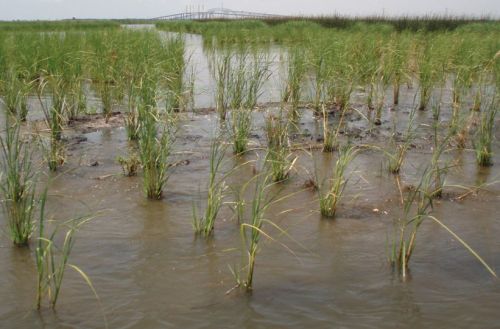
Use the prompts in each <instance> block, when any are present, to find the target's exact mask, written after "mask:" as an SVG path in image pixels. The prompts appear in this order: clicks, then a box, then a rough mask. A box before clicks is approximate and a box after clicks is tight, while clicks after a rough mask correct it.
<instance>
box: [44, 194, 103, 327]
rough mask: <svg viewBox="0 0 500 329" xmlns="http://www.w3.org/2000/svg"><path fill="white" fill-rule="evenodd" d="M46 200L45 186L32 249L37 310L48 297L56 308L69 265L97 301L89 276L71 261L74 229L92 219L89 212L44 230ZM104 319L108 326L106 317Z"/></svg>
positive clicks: (52, 306) (53, 307)
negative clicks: (59, 238) (59, 240)
mask: <svg viewBox="0 0 500 329" xmlns="http://www.w3.org/2000/svg"><path fill="white" fill-rule="evenodd" d="M46 200H47V190H45V192H44V194H43V195H42V197H41V200H40V219H39V227H38V241H37V246H36V249H35V260H36V270H37V294H36V308H37V309H38V310H40V308H41V307H42V303H43V299H45V298H46V299H47V301H48V303H49V304H50V307H51V308H52V309H55V308H56V306H57V302H58V301H59V296H60V293H61V288H62V285H63V281H64V277H65V274H66V270H67V269H68V268H71V269H73V270H74V271H76V272H77V273H78V274H79V275H80V276H81V277H82V278H83V280H84V281H85V283H86V284H87V285H88V286H89V288H90V289H91V290H92V292H93V293H94V295H95V297H96V298H97V300H98V301H99V297H98V295H97V292H96V290H95V288H94V286H93V284H92V281H91V280H90V278H89V277H88V276H87V274H85V272H84V271H83V270H81V269H80V268H79V267H78V266H76V265H74V264H71V263H70V261H69V260H70V256H71V252H72V251H73V247H74V244H75V234H76V232H77V231H78V230H79V229H80V228H81V227H82V226H83V225H85V224H86V223H88V222H89V221H90V220H92V219H93V217H91V216H87V217H81V218H76V219H71V220H67V221H65V222H63V223H61V224H57V226H56V227H55V229H54V230H53V231H52V233H50V234H47V232H46V225H47V219H46V218H45V204H46ZM62 228H65V229H66V231H65V233H64V240H63V243H62V244H61V245H57V244H56V237H57V236H58V234H59V232H60V231H61V230H62ZM104 321H105V324H106V327H107V323H106V318H105V316H104Z"/></svg>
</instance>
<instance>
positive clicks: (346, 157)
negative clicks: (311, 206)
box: [317, 146, 358, 218]
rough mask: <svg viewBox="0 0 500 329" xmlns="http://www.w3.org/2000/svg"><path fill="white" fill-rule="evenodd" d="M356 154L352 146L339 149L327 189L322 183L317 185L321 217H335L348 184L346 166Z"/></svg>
mask: <svg viewBox="0 0 500 329" xmlns="http://www.w3.org/2000/svg"><path fill="white" fill-rule="evenodd" d="M357 153H358V150H357V149H356V148H355V147H353V146H343V147H341V148H340V150H339V155H338V159H337V161H336V163H335V167H334V169H333V174H332V177H331V178H330V179H329V180H328V182H327V184H328V185H327V187H326V188H325V184H324V183H317V185H318V194H319V208H320V212H321V215H322V216H324V217H329V218H333V217H335V214H336V212H337V207H338V204H339V202H340V200H341V198H342V196H343V193H344V189H345V187H346V186H347V182H348V178H346V177H345V172H346V169H347V166H348V165H349V164H350V163H351V161H352V160H353V159H354V158H355V157H356V155H357Z"/></svg>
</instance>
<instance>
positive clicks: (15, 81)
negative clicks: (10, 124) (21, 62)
mask: <svg viewBox="0 0 500 329" xmlns="http://www.w3.org/2000/svg"><path fill="white" fill-rule="evenodd" d="M3 75H4V79H3V81H1V82H2V83H1V84H0V86H1V88H0V90H1V94H2V95H3V102H4V103H5V106H6V107H7V110H8V111H9V113H10V114H12V115H14V116H16V117H18V118H19V119H20V120H21V121H26V118H27V116H28V104H27V98H28V93H29V91H30V89H31V83H28V82H26V81H24V80H23V79H20V78H19V75H21V76H22V74H20V73H19V72H17V71H16V70H15V69H12V68H11V69H9V70H7V71H6V72H5V73H4V74H3Z"/></svg>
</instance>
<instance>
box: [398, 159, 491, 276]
mask: <svg viewBox="0 0 500 329" xmlns="http://www.w3.org/2000/svg"><path fill="white" fill-rule="evenodd" d="M435 170H436V168H433V167H432V166H431V167H428V168H426V169H425V170H424V173H423V174H422V176H421V178H420V182H419V184H418V185H417V186H416V187H415V188H413V189H411V190H410V191H409V192H408V194H407V195H406V198H405V199H404V202H403V215H402V217H401V218H400V219H399V220H398V221H397V222H396V226H395V227H396V229H395V236H394V240H393V244H392V249H391V253H390V255H389V261H390V264H391V265H392V267H393V268H394V269H397V271H398V273H400V275H401V276H402V278H403V280H405V279H406V278H407V275H408V271H409V267H410V260H411V256H412V255H413V253H414V250H415V246H416V245H417V243H416V241H417V233H418V231H419V228H420V226H421V225H422V223H423V222H424V221H425V220H426V219H430V220H432V221H434V222H436V223H437V224H439V225H440V226H441V227H443V228H444V229H445V230H446V231H447V232H448V233H450V234H451V235H452V236H453V237H454V238H455V239H456V240H457V241H459V242H460V243H461V244H462V245H463V246H464V247H465V248H466V249H467V250H468V251H469V252H470V253H471V254H472V255H473V256H474V257H475V258H476V259H477V260H479V262H480V263H481V264H482V265H483V266H484V267H485V268H486V269H487V271H488V272H489V273H490V274H491V275H492V276H494V277H497V275H496V273H495V271H494V270H493V269H492V268H491V267H490V266H489V265H488V264H487V263H486V262H485V261H484V260H483V259H482V258H481V257H480V256H479V254H477V253H476V252H475V251H474V250H473V249H472V248H471V247H470V246H469V245H468V244H467V243H466V242H465V241H464V240H462V239H461V238H460V237H459V236H458V235H457V234H456V233H454V232H453V231H452V230H451V229H450V228H449V227H448V226H446V225H445V224H444V223H443V222H441V221H440V220H439V219H437V218H436V217H434V216H432V215H431V211H432V208H433V198H434V195H433V194H432V192H429V191H432V185H433V184H434V183H433V180H434V177H435V173H433V172H434V171H435Z"/></svg>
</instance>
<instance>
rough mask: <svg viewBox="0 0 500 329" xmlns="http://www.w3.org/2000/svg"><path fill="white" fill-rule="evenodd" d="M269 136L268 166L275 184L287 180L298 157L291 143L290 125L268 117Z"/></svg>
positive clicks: (266, 125) (277, 118)
mask: <svg viewBox="0 0 500 329" xmlns="http://www.w3.org/2000/svg"><path fill="white" fill-rule="evenodd" d="M265 130H266V136H267V145H268V148H267V155H266V160H265V163H266V166H267V167H268V168H269V171H270V175H271V178H272V180H273V181H274V182H282V181H284V180H286V179H287V178H288V177H289V175H290V172H291V171H292V169H293V167H294V165H295V162H296V161H297V157H294V156H293V153H292V151H291V149H290V141H289V123H288V121H286V120H284V119H283V116H282V115H281V112H280V115H279V117H275V116H272V115H271V116H268V117H267V118H266V124H265Z"/></svg>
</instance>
